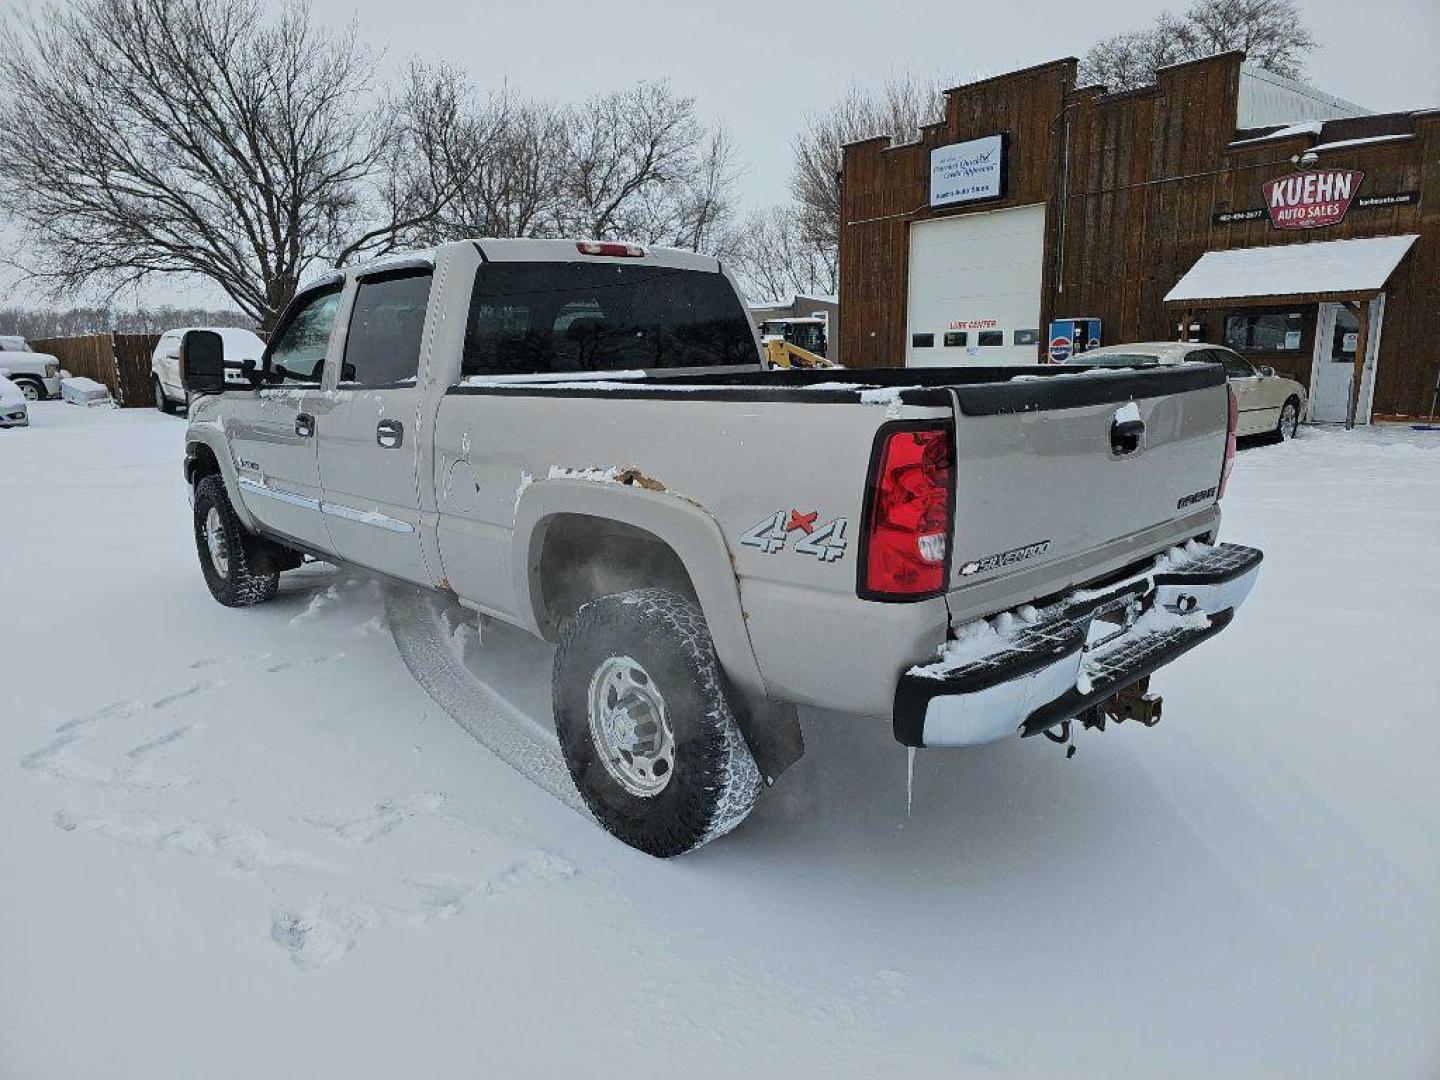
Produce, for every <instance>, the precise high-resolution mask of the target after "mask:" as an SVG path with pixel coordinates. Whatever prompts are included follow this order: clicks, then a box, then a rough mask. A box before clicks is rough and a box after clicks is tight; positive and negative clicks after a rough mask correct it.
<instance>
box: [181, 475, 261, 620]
mask: <svg viewBox="0 0 1440 1080" xmlns="http://www.w3.org/2000/svg"><path fill="white" fill-rule="evenodd" d="M195 548H196V551H197V552H198V553H199V555H200V572H201V573H202V574H204V575H205V584H206V585H207V586H209V588H210V595H211V596H213V597H215V599H216V600H218V601H220V603H222V604H224V605H225V606H226V607H249V606H250V605H251V604H263V603H265V601H267V600H273V599H274V598H275V593H276V592H277V591H279V588H280V570H279V568H278V567H277V566H276V562H275V559H274V558H272V557H271V553H270V551H269V549H268V546H267V543H266V541H265V540H263V539H261V538H260V537H258V536H256V535H254V534H253V533H251V532H250V531H249V530H248V529H246V528H245V526H244V525H243V524H241V522H240V519H239V517H237V516H236V514H235V508H234V507H233V506H231V505H230V496H229V495H228V494H227V493H226V491H225V481H224V480H223V479H222V478H221V477H219V476H207V477H205V478H204V479H203V480H201V481H200V483H199V484H197V485H196V486H195Z"/></svg>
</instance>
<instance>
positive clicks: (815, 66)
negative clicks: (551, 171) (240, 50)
mask: <svg viewBox="0 0 1440 1080" xmlns="http://www.w3.org/2000/svg"><path fill="white" fill-rule="evenodd" d="M267 2H268V0H267ZM1301 2H1302V5H1303V7H1304V10H1305V13H1306V21H1307V23H1308V24H1309V27H1310V29H1311V32H1312V33H1313V34H1314V35H1315V37H1316V39H1317V40H1318V41H1319V48H1317V49H1316V50H1315V52H1314V53H1313V54H1312V55H1311V58H1310V61H1309V65H1308V67H1309V70H1308V81H1310V82H1312V83H1314V84H1315V85H1317V86H1319V87H1321V88H1322V89H1324V90H1328V91H1329V92H1331V93H1334V94H1338V95H1339V96H1341V97H1345V98H1349V99H1351V100H1353V101H1357V102H1359V103H1361V104H1363V105H1367V106H1369V107H1370V108H1372V109H1375V110H1377V111H1389V110H1397V109H1410V108H1419V107H1427V106H1440V64H1437V63H1436V62H1435V57H1434V53H1435V49H1436V46H1437V45H1440V0H1361V2H1357V0H1301ZM12 3H13V0H0V6H12ZM312 3H313V11H314V14H315V16H316V18H317V19H318V20H319V21H322V22H326V23H332V24H344V23H346V22H349V21H350V20H352V19H353V20H354V21H355V23H356V24H357V26H358V28H359V31H360V34H361V35H362V36H363V37H364V38H366V39H367V40H368V41H370V42H371V43H372V44H374V45H375V46H377V47H380V48H383V49H384V50H385V58H384V61H383V67H384V71H383V73H382V74H387V75H388V74H389V73H391V72H393V71H394V70H395V69H397V68H399V67H400V66H401V65H403V64H404V62H405V61H406V60H407V59H408V58H410V57H411V56H420V57H423V58H426V59H441V58H443V59H447V60H451V61H455V62H457V63H460V64H463V65H464V66H466V67H467V68H468V69H469V70H470V71H471V72H472V74H473V75H474V77H475V80H476V82H477V84H478V85H479V86H480V87H481V88H482V89H490V88H498V87H500V86H501V85H502V84H503V83H504V82H506V81H508V82H509V83H510V84H511V85H512V86H513V87H515V88H517V89H518V90H521V91H524V92H527V93H535V94H543V95H548V96H551V97H554V98H557V99H575V98H580V97H584V96H585V95H587V94H590V93H593V92H596V91H601V90H607V89H611V88H614V87H617V86H622V85H625V84H627V83H630V82H633V81H635V80H637V79H654V78H668V79H670V80H671V82H673V83H674V84H675V86H676V87H677V88H679V89H680V90H682V91H683V92H685V93H687V94H693V95H694V96H695V97H696V99H697V100H698V102H699V106H700V109H701V112H702V113H703V114H704V115H706V116H707V117H710V118H712V119H718V120H721V121H723V122H724V123H725V124H726V126H727V127H728V128H729V129H730V132H731V134H732V136H733V137H734V140H735V145H736V149H737V151H738V155H739V158H740V161H741V162H742V164H743V165H744V166H745V168H746V174H745V177H744V180H743V182H742V190H743V195H744V199H745V201H746V202H747V203H748V204H750V205H762V204H765V203H770V202H778V201H781V200H784V199H786V198H787V197H788V192H787V177H788V174H789V168H790V141H791V139H792V137H793V135H794V133H795V131H796V130H797V129H798V128H799V126H800V125H801V123H802V121H803V119H804V117H805V116H806V114H807V113H811V112H815V111H818V110H821V109H823V108H825V107H826V106H827V105H828V104H829V103H830V102H832V101H834V100H835V99H836V98H837V97H839V96H840V95H842V94H843V93H844V91H845V88H846V87H847V86H848V85H849V84H850V83H852V82H855V83H860V84H862V85H867V84H873V83H877V82H880V81H882V80H884V78H885V77H886V76H887V75H888V74H890V73H891V72H901V71H912V72H914V73H916V74H917V75H921V76H927V77H928V76H929V75H931V74H934V73H943V74H945V75H946V76H947V77H954V78H955V79H956V81H966V80H968V79H969V78H973V77H976V76H983V75H990V74H998V73H1001V72H1005V71H1010V70H1014V69H1016V68H1020V67H1026V66H1028V65H1031V64H1036V63H1041V62H1043V61H1046V60H1052V59H1055V58H1057V57H1062V56H1075V55H1079V54H1080V53H1082V52H1083V51H1084V50H1085V48H1086V47H1087V46H1088V45H1089V44H1090V43H1091V42H1093V41H1094V40H1095V39H1096V38H1099V37H1103V36H1105V35H1108V34H1112V33H1115V32H1118V31H1122V30H1129V29H1134V28H1137V27H1139V26H1141V25H1143V24H1145V23H1147V22H1148V21H1149V20H1150V19H1151V18H1152V17H1153V15H1154V14H1155V13H1156V12H1157V11H1158V10H1160V6H1157V5H1155V4H1146V3H1135V2H1126V0H1088V2H1087V3H1076V2H1074V0H998V2H990V3H985V2H976V0H968V2H957V0H890V2H876V0H870V2H865V3H858V2H853V0H801V2H795V3H783V2H777V0H768V2H767V0H731V2H729V3H716V2H714V0H709V2H705V3H688V2H686V0H660V2H653V0H620V2H617V0H591V2H577V0H511V2H505V3H496V2H493V0H488V2H487V0H312ZM272 6H275V7H278V6H279V5H278V3H275V4H273V5H272ZM1169 6H1171V7H1172V8H1173V9H1175V10H1179V9H1183V8H1184V7H1186V6H1188V5H1187V2H1186V0H1178V2H1176V3H1174V4H1172V5H1169ZM156 292H157V298H161V299H172V300H177V301H180V302H203V301H204V300H205V297H204V296H202V295H199V294H197V295H192V296H188V297H187V296H185V295H183V294H180V293H177V292H175V290H173V289H165V290H157V291H156Z"/></svg>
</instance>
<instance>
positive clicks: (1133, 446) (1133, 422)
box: [1110, 419, 1145, 457]
mask: <svg viewBox="0 0 1440 1080" xmlns="http://www.w3.org/2000/svg"><path fill="white" fill-rule="evenodd" d="M1144 441H1145V421H1144V420H1137V419H1125V420H1116V421H1115V422H1114V423H1113V424H1111V425H1110V449H1111V450H1113V451H1115V453H1116V454H1119V455H1121V456H1122V457H1123V456H1124V455H1125V454H1133V453H1134V452H1135V451H1136V450H1139V449H1140V444H1141V443H1142V442H1144Z"/></svg>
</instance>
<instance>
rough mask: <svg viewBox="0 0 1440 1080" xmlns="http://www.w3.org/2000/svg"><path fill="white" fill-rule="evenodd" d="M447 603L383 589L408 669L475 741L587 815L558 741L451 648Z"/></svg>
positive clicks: (427, 595) (387, 617) (403, 590)
mask: <svg viewBox="0 0 1440 1080" xmlns="http://www.w3.org/2000/svg"><path fill="white" fill-rule="evenodd" d="M446 608H447V605H446V604H445V601H444V600H442V599H440V598H439V597H438V596H435V595H433V594H430V593H427V592H422V591H421V590H419V589H407V588H404V587H402V586H398V585H397V586H392V587H390V588H387V589H386V590H385V620H386V622H387V623H388V624H389V626H390V633H391V635H392V636H393V637H394V639H395V648H396V649H397V650H398V651H399V653H400V659H401V660H403V661H404V662H405V666H406V667H407V668H409V669H410V674H411V675H413V676H414V677H415V681H416V682H418V683H419V684H420V686H421V688H422V689H423V690H424V691H425V693H426V694H428V695H429V696H430V699H431V700H432V701H434V702H435V704H436V705H438V706H440V708H441V709H443V710H444V711H445V712H446V714H448V715H449V716H450V718H451V719H452V720H454V721H455V722H456V723H457V724H459V725H460V726H461V727H462V728H464V729H465V730H466V731H467V732H469V733H470V735H471V736H472V737H473V738H474V739H475V741H476V742H478V743H480V745H481V746H483V747H485V748H486V749H487V750H489V751H490V752H491V753H492V754H494V755H495V756H496V757H498V758H499V759H500V760H501V761H503V762H505V764H506V765H509V766H510V767H511V768H512V769H514V770H515V771H516V772H518V773H519V774H520V775H521V776H524V777H525V778H526V779H528V780H530V781H531V782H532V783H534V784H535V785H536V786H537V787H540V788H542V789H543V790H545V791H547V792H549V793H550V794H551V795H553V796H554V797H555V798H556V799H558V800H559V801H560V802H562V803H564V804H565V805H566V806H568V807H570V809H572V810H574V811H575V812H576V813H577V814H580V815H581V816H582V817H585V818H587V819H589V818H590V817H591V815H590V811H589V809H588V808H587V807H586V806H585V804H584V802H583V801H582V800H581V798H580V793H579V792H578V791H576V790H575V785H574V783H573V782H572V781H571V779H570V770H569V769H568V768H567V767H566V765H565V758H564V757H563V756H562V754H561V753H560V743H559V741H558V740H557V739H556V738H555V736H554V735H553V734H552V733H550V732H547V731H544V730H542V729H541V728H540V727H539V726H538V725H537V724H536V723H535V722H534V721H533V720H532V719H531V718H530V717H529V716H528V715H527V714H526V713H524V712H523V711H521V710H520V709H517V708H516V707H515V706H514V705H513V704H511V702H509V701H508V700H507V699H506V698H505V697H504V696H503V695H501V694H499V693H497V692H496V691H495V690H493V689H491V688H490V687H489V686H487V685H486V684H485V683H483V682H481V681H480V680H479V679H477V678H476V677H475V676H474V675H473V674H471V672H470V669H469V668H467V667H466V666H465V664H464V663H463V662H462V661H461V659H460V658H459V657H458V656H457V655H456V653H455V648H454V640H455V630H454V625H453V624H452V622H451V619H450V618H449V616H448V613H447V610H446ZM459 621H461V620H456V622H459ZM481 647H482V648H483V645H482V646H481Z"/></svg>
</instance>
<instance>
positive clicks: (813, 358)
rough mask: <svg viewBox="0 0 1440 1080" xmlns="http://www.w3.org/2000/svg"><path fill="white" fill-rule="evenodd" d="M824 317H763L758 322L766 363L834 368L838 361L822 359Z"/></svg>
mask: <svg viewBox="0 0 1440 1080" xmlns="http://www.w3.org/2000/svg"><path fill="white" fill-rule="evenodd" d="M828 329H829V327H828V326H827V320H826V319H825V318H823V317H815V316H811V317H808V318H803V317H802V318H793V319H766V320H765V321H764V322H762V323H761V324H760V339H761V340H762V341H763V342H764V343H765V363H766V364H767V365H768V366H770V367H785V368H789V367H794V368H834V367H839V366H840V365H839V364H835V363H832V362H831V361H829V360H827V359H825V354H826V352H827V351H828V345H829V342H828V340H827V331H828Z"/></svg>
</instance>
